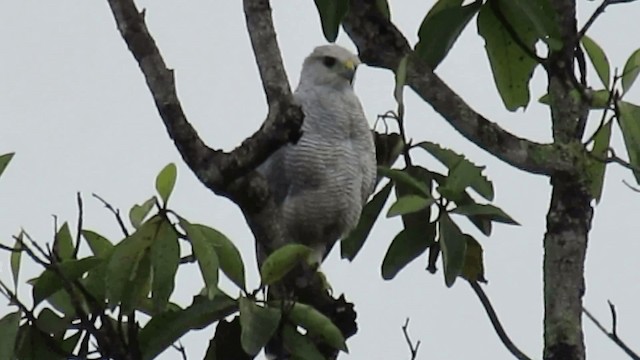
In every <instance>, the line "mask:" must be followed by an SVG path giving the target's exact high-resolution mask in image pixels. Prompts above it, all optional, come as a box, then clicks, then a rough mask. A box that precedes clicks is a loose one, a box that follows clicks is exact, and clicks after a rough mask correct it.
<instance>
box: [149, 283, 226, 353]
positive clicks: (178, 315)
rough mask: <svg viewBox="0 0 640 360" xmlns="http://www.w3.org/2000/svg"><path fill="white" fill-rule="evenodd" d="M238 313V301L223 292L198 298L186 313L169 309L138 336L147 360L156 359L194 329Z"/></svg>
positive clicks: (150, 321) (153, 320)
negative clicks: (210, 296) (210, 297)
mask: <svg viewBox="0 0 640 360" xmlns="http://www.w3.org/2000/svg"><path fill="white" fill-rule="evenodd" d="M237 310H238V305H237V303H236V301H235V300H233V299H231V298H229V297H228V296H226V295H223V294H222V293H220V295H219V296H216V297H215V298H213V299H211V300H208V299H207V298H206V297H202V296H200V297H196V298H194V301H193V304H191V305H190V306H189V307H187V308H186V309H184V310H179V311H174V310H166V311H164V312H162V313H160V314H157V315H155V316H153V318H151V320H149V322H148V323H147V324H146V325H145V327H144V328H143V329H142V330H140V334H139V336H138V339H139V342H140V350H141V352H142V358H143V359H145V360H146V359H154V358H155V357H156V356H157V355H158V354H160V353H161V352H163V351H164V350H165V349H167V348H168V347H170V346H171V345H172V344H173V343H175V342H176V341H178V339H180V338H181V337H182V336H183V335H184V334H186V333H187V332H188V331H190V330H196V329H203V328H205V327H207V326H209V325H211V324H213V323H214V322H216V321H219V320H222V319H224V318H225V317H227V316H229V315H231V314H233V313H234V312H236V311H237Z"/></svg>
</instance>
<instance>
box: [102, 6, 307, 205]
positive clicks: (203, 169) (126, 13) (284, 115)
mask: <svg viewBox="0 0 640 360" xmlns="http://www.w3.org/2000/svg"><path fill="white" fill-rule="evenodd" d="M108 3H109V6H110V7H111V11H112V13H113V17H114V19H115V21H116V24H117V27H118V30H119V31H120V34H121V35H122V38H123V39H124V41H125V42H126V43H127V46H128V47H129V50H130V51H131V53H132V54H133V56H134V58H135V59H136V61H137V62H138V65H139V66H140V70H141V71H142V73H143V74H144V77H145V79H146V82H147V86H148V87H149V90H150V92H151V95H152V96H153V99H154V101H155V104H156V107H157V109H158V112H159V114H160V117H161V118H162V121H163V122H164V125H165V127H166V129H167V132H168V133H169V136H170V137H171V139H173V141H174V143H175V146H176V148H177V149H178V152H179V153H180V155H181V156H182V158H183V159H184V161H185V163H186V164H187V165H188V166H189V168H190V169H191V170H192V171H193V172H194V173H195V175H196V176H197V177H198V179H199V180H200V181H201V182H202V183H203V184H204V185H205V186H206V187H207V188H209V189H211V190H212V191H213V192H215V193H216V194H219V195H223V196H226V197H228V198H230V199H231V200H233V201H235V202H237V203H240V202H242V203H245V204H248V203H252V202H251V201H245V200H243V199H242V198H243V197H246V196H247V191H242V190H244V189H238V188H237V187H234V186H232V185H231V184H232V183H234V182H235V181H236V180H238V179H239V178H241V177H243V176H245V175H247V174H248V173H249V172H251V171H252V170H253V169H255V167H256V166H257V165H259V164H260V163H262V162H263V161H264V160H265V159H266V158H267V157H268V156H269V155H271V153H273V152H274V151H275V150H277V149H278V148H279V147H280V146H282V145H283V144H285V143H287V142H289V141H292V140H296V139H297V138H298V137H299V132H300V125H301V124H302V112H301V111H300V109H299V107H297V106H294V105H292V104H291V101H290V100H291V96H290V91H289V89H288V85H286V86H284V87H283V86H282V84H283V83H286V81H287V80H286V76H283V74H284V72H283V70H282V72H279V71H274V70H267V71H266V74H267V75H265V76H266V77H264V78H263V81H264V80H265V79H270V81H267V82H266V83H265V90H268V91H269V92H268V98H269V100H270V113H269V116H268V117H267V120H266V121H265V123H264V124H263V125H262V127H261V128H260V129H259V130H258V131H257V132H256V133H255V134H253V135H252V136H251V137H249V138H248V139H246V140H245V141H244V142H243V143H242V144H241V145H240V146H239V147H237V148H236V149H234V150H233V151H231V152H230V153H225V152H223V151H221V150H214V149H211V148H209V147H208V146H207V145H206V144H205V143H204V142H203V140H202V139H201V138H200V137H199V135H198V133H197V132H196V130H195V129H194V128H193V126H191V124H190V123H189V122H188V121H187V119H186V116H185V114H184V112H183V110H182V106H181V104H180V101H179V99H178V96H177V93H176V88H175V79H174V73H173V71H172V70H170V69H168V68H167V67H166V64H165V62H164V60H163V58H162V56H161V54H160V51H159V50H158V48H157V46H156V44H155V41H154V39H153V38H152V36H151V34H150V33H149V31H148V29H147V26H146V24H145V21H144V12H139V11H138V9H137V8H136V6H135V4H134V2H133V0H108ZM250 4H252V5H255V6H250V9H254V10H255V11H254V12H250V13H248V14H247V16H248V17H251V16H252V15H254V14H259V13H260V12H259V10H262V7H264V5H265V4H266V6H267V8H268V2H267V1H252V2H250ZM268 15H270V14H268ZM256 19H258V20H259V18H256ZM256 24H257V25H256V26H262V27H261V29H266V28H267V27H268V25H269V24H265V23H264V22H260V21H257V22H256ZM262 35H264V34H262ZM267 35H268V34H267ZM265 36H266V35H265ZM260 39H262V40H264V39H263V38H262V37H260ZM273 40H274V41H275V36H274V37H273ZM272 45H273V44H272V43H271V42H269V43H265V44H263V45H261V46H260V47H259V50H260V51H266V50H265V49H271V53H270V54H269V55H268V56H266V55H265V56H264V59H267V60H268V59H271V56H273V53H274V50H273V49H272V48H270V47H271V46H272ZM275 51H276V52H277V48H276V50H275ZM261 56H262V54H258V53H256V57H257V58H259V57H261ZM278 59H279V58H278ZM269 61H270V60H269ZM269 65H270V66H275V68H277V67H278V66H277V65H274V64H273V63H269ZM281 66H282V65H280V67H281ZM261 67H262V68H264V67H266V63H265V64H263V66H261ZM261 73H262V72H261ZM272 98H273V99H275V98H281V101H274V102H273V103H272V102H271V99H272ZM243 184H244V185H248V184H249V183H246V182H244V183H243ZM261 199H262V198H260V199H258V200H261ZM254 202H255V201H254ZM259 205H260V204H256V205H255V206H259Z"/></svg>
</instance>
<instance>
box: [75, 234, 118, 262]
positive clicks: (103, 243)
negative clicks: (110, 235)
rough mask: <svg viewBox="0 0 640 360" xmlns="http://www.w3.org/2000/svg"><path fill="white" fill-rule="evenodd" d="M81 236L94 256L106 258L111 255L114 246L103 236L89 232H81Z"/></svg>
mask: <svg viewBox="0 0 640 360" xmlns="http://www.w3.org/2000/svg"><path fill="white" fill-rule="evenodd" d="M82 236H84V238H85V239H86V240H87V243H88V244H89V248H90V249H91V252H93V254H94V255H95V256H99V257H106V256H109V255H110V254H111V251H112V250H113V247H114V246H113V244H112V243H111V242H110V241H109V240H107V239H106V238H105V237H104V236H102V235H100V234H98V233H97V232H94V231H91V230H82Z"/></svg>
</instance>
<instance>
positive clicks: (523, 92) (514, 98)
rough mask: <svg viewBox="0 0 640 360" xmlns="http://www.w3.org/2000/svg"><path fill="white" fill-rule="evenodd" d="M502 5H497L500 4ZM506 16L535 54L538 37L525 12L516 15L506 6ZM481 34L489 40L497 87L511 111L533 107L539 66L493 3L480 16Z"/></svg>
mask: <svg viewBox="0 0 640 360" xmlns="http://www.w3.org/2000/svg"><path fill="white" fill-rule="evenodd" d="M500 3H502V2H498V3H496V4H500ZM501 8H502V13H503V15H504V17H505V18H506V19H508V20H509V22H510V24H511V26H512V27H513V29H514V30H515V32H516V33H517V34H518V37H519V38H520V40H521V41H522V43H523V44H524V45H525V46H526V47H527V48H528V49H529V50H530V51H531V52H534V53H535V47H534V44H535V43H536V41H537V34H536V33H535V31H534V29H533V28H531V27H530V26H529V24H528V21H527V19H526V17H524V16H525V15H524V14H523V13H522V12H514V11H513V8H512V7H507V6H502V7H501ZM477 22H478V33H479V34H480V35H481V36H482V37H483V38H484V40H485V49H486V51H487V56H488V57H489V62H490V63H491V70H492V72H493V79H494V80H495V83H496V87H497V88H498V92H499V93H500V97H501V98H502V102H503V103H504V105H505V107H506V108H507V109H508V110H509V111H516V110H517V109H518V108H520V107H526V106H527V105H528V104H529V99H530V94H529V81H530V80H531V76H532V75H533V70H534V69H535V67H536V66H537V62H536V60H535V59H533V58H531V57H530V56H529V54H528V53H527V52H525V51H524V50H523V49H522V48H521V47H520V46H519V45H518V44H517V43H516V42H515V41H514V40H513V38H512V37H511V35H510V34H509V32H508V31H507V29H506V28H505V27H504V25H503V23H502V22H501V21H500V20H499V19H498V17H497V16H496V14H495V12H494V10H493V9H492V7H491V3H486V4H485V5H483V6H482V9H480V13H479V14H478V21H477Z"/></svg>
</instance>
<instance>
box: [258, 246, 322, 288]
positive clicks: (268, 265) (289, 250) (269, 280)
mask: <svg viewBox="0 0 640 360" xmlns="http://www.w3.org/2000/svg"><path fill="white" fill-rule="evenodd" d="M311 253H312V251H311V248H309V247H307V246H304V245H301V244H287V245H285V246H283V247H281V248H279V249H277V250H276V251H274V252H273V253H272V254H271V255H269V257H267V259H266V260H265V261H264V263H263V264H262V268H260V277H261V279H262V284H263V285H271V284H273V283H275V282H277V281H278V280H280V279H282V277H284V276H285V275H287V274H288V273H289V271H291V270H292V269H293V268H294V267H295V266H296V265H298V264H299V263H300V262H302V261H305V260H307V259H308V258H309V256H310V255H311Z"/></svg>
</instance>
